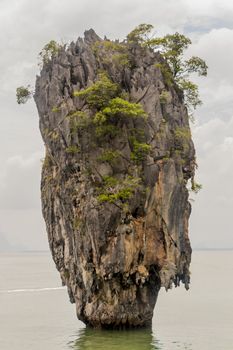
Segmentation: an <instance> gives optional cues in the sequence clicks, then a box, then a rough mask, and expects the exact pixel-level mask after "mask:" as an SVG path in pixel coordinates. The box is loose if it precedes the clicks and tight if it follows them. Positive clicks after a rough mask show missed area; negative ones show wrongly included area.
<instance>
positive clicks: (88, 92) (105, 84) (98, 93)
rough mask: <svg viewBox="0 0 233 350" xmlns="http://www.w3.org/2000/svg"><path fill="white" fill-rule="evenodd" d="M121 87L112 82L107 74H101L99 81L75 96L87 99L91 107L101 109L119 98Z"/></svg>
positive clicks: (77, 92) (75, 93) (76, 92)
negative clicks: (115, 98)
mask: <svg viewBox="0 0 233 350" xmlns="http://www.w3.org/2000/svg"><path fill="white" fill-rule="evenodd" d="M117 93H119V86H118V85H117V84H115V83H113V82H112V81H111V79H109V77H108V76H107V74H106V73H100V74H99V75H98V79H97V81H96V82H95V83H94V84H92V85H91V86H89V87H88V88H86V89H84V90H81V91H75V92H74V96H78V97H82V98H84V99H86V101H87V103H88V105H89V107H95V108H97V109H101V108H103V107H106V106H107V105H108V103H109V101H110V100H111V99H112V98H114V97H116V96H117Z"/></svg>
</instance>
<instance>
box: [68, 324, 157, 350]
mask: <svg viewBox="0 0 233 350" xmlns="http://www.w3.org/2000/svg"><path fill="white" fill-rule="evenodd" d="M69 346H70V349H74V350H100V349H101V350H104V349H105V350H107V349H111V350H118V349H119V350H156V349H161V348H160V347H159V344H158V342H157V341H156V339H155V338H154V337H153V334H152V332H151V331H150V330H145V329H142V330H135V331H108V330H107V331H101V330H92V329H82V330H81V331H80V332H79V334H78V338H77V340H76V341H74V342H71V343H70V344H69Z"/></svg>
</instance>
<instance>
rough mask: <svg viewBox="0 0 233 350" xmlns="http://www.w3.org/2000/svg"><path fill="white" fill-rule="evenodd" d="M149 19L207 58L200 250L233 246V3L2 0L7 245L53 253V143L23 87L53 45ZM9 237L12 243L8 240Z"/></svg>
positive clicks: (199, 145)
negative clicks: (49, 151) (49, 217)
mask: <svg viewBox="0 0 233 350" xmlns="http://www.w3.org/2000/svg"><path fill="white" fill-rule="evenodd" d="M140 23H151V24H153V25H154V26H155V29H156V31H157V33H158V34H166V33H173V32H175V31H179V32H181V33H184V34H186V35H187V36H189V37H190V38H192V41H193V45H192V47H190V49H189V54H190V55H198V56H200V57H202V58H204V59H205V60H206V62H207V64H208V66H209V74H208V77H207V78H199V79H198V80H197V82H198V84H199V86H200V93H201V98H202V100H203V103H204V104H203V106H202V107H201V108H199V109H198V110H197V112H196V123H195V124H194V125H192V129H193V137H194V141H195V145H196V150H197V156H198V163H199V171H198V181H199V182H201V183H202V185H203V190H202V191H201V192H200V194H199V195H198V196H194V195H192V198H193V199H195V202H194V203H193V212H192V216H191V220H190V236H191V241H192V246H193V247H194V248H229V247H233V235H232V221H231V217H232V211H233V184H232V182H233V1H229V0H166V1H165V0H144V1H141V0H127V1H125V0H101V1H100V0H79V1H77V0H59V1H58V0H40V1H38V0H11V1H9V0H0V47H1V54H0V79H1V84H0V150H1V152H0V164H1V171H0V244H1V242H2V244H3V242H5V243H4V244H5V246H6V240H7V241H8V242H9V243H10V244H11V245H12V246H15V247H19V248H22V249H33V250H38V249H47V247H48V244H47V238H46V233H45V226H44V223H43V219H42V216H41V209H40V191H39V186H40V184H39V183H40V169H41V159H42V158H43V157H44V147H43V143H42V141H41V138H40V134H39V129H38V116H37V111H36V108H35V105H34V103H33V101H31V102H29V103H28V104H27V105H25V106H18V105H17V104H16V100H15V89H16V87H17V86H19V85H24V84H28V83H31V84H33V83H34V81H35V75H36V74H37V73H38V66H37V62H38V60H37V56H38V53H39V52H40V50H41V48H42V47H43V46H44V45H45V44H46V43H47V42H48V41H50V40H51V39H54V40H57V41H63V42H67V41H71V40H76V39H77V37H78V36H82V35H83V32H84V30H85V29H89V28H91V27H92V28H94V29H95V31H96V32H97V33H98V34H99V35H100V36H104V35H106V36H108V37H110V38H124V37H125V36H126V34H127V33H128V32H129V31H130V30H132V29H133V28H134V27H135V26H136V25H138V24H140ZM3 236H4V239H3Z"/></svg>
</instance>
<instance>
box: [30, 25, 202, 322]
mask: <svg viewBox="0 0 233 350" xmlns="http://www.w3.org/2000/svg"><path fill="white" fill-rule="evenodd" d="M106 42H107V44H106ZM111 43H112V42H110V41H106V40H105V41H104V40H102V39H100V38H99V37H98V36H97V35H96V34H95V32H94V31H93V30H90V31H87V32H85V36H84V39H78V40H77V42H76V43H71V44H70V45H69V46H68V47H63V48H61V49H60V50H59V52H58V53H57V54H56V55H55V56H54V57H52V59H51V60H49V61H48V62H45V63H44V66H43V68H42V71H41V74H40V76H38V77H37V81H36V92H35V101H36V104H37V108H38V112H39V119H40V131H41V134H42V137H43V140H44V143H45V148H46V157H45V161H44V164H43V170H42V180H41V197H42V210H43V216H44V219H45V222H46V227H47V232H48V239H49V245H50V250H51V252H52V256H53V259H54V261H55V264H56V267H57V269H58V271H59V272H60V275H61V278H62V281H63V283H64V284H65V285H66V286H67V289H68V293H69V297H70V300H71V302H73V303H75V304H76V310H77V316H78V318H79V319H80V320H82V321H83V322H85V323H86V324H87V325H90V326H93V327H103V328H130V327H143V326H149V325H150V324H151V320H152V316H153V310H154V306H155V303H156V299H157V296H158V293H159V290H160V288H161V287H165V288H166V289H168V288H171V286H172V284H175V285H176V286H177V285H179V283H180V281H181V282H183V283H184V284H185V287H186V288H188V285H189V264H190V259H191V247H190V242H189V238H188V219H189V215H190V211H191V208H190V204H189V202H188V190H187V188H186V186H187V182H188V180H189V179H190V178H192V177H193V175H194V168H195V150H194V147H193V143H192V140H191V136H190V129H189V120H188V115H187V110H186V107H185V106H184V103H183V95H182V92H181V91H179V89H178V88H177V86H176V85H175V83H174V82H168V81H166V77H165V76H164V75H163V70H162V69H161V66H162V65H166V63H165V62H164V60H163V58H162V57H161V56H160V55H159V54H158V53H154V52H152V51H151V50H149V49H146V48H142V47H140V46H138V45H137V44H132V43H131V44H130V45H129V44H127V43H123V44H120V46H121V45H122V47H123V46H124V47H123V48H122V47H118V46H117V45H118V44H117V45H115V44H116V43H113V44H111ZM101 77H102V78H101ZM103 77H104V79H105V82H108V83H109V82H110V85H111V84H112V87H116V86H117V89H116V90H117V91H115V92H114V91H113V90H114V89H113V90H112V91H113V92H112V95H111V93H109V91H107V92H106V91H102V92H101V93H103V94H104V93H106V94H107V96H108V97H107V100H106V101H105V102H104V103H103V105H101V106H100V104H98V103H97V104H96V105H95V102H94V103H91V102H90V98H89V99H88V96H89V97H90V96H91V95H90V94H89V95H88V91H87V90H86V89H87V87H93V86H96V85H94V84H96V82H98V81H100V80H101V79H103ZM97 85H98V84H97ZM97 87H98V86H97ZM80 91H87V92H86V94H85V93H84V94H83V95H80V94H78V93H79V92H80ZM77 92H78V93H77ZM75 95H76V96H75ZM110 95H111V96H110ZM114 98H115V100H114V101H112V100H113V99H114ZM116 98H120V99H121V102H122V100H124V101H126V102H129V103H132V104H133V106H134V107H135V103H136V104H138V105H137V107H138V110H139V112H138V113H137V115H135V116H134V115H131V114H130V112H129V110H128V109H127V108H128V107H129V106H131V107H132V105H127V106H125V107H124V108H125V109H124V108H123V107H122V106H121V108H120V107H119V106H118V107H119V108H118V109H117V108H115V109H114V108H113V107H114V105H113V103H114V104H116V103H119V100H116ZM110 105H111V106H112V110H109V109H107V110H106V108H109V106H110ZM115 107H116V106H115ZM140 109H141V110H142V111H144V112H142V113H141V116H140V115H139V114H140ZM97 113H100V114H97ZM100 115H102V116H103V115H105V117H106V116H107V117H106V118H107V119H106V118H105V119H106V120H100V119H101V118H99V116H100ZM98 118H99V119H98ZM58 307H59V305H58Z"/></svg>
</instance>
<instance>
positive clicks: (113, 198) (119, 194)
mask: <svg viewBox="0 0 233 350" xmlns="http://www.w3.org/2000/svg"><path fill="white" fill-rule="evenodd" d="M140 182H141V179H140V178H134V177H132V176H129V175H128V176H127V177H126V178H125V179H124V180H119V179H117V178H115V177H111V176H106V177H104V178H103V186H102V188H101V190H100V191H101V193H100V194H99V195H98V197H97V199H98V201H99V202H100V203H103V202H109V203H115V202H119V201H120V202H122V203H125V202H127V201H128V200H129V199H130V198H131V197H132V196H133V194H134V193H135V191H136V189H137V188H138V186H139V184H140Z"/></svg>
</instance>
